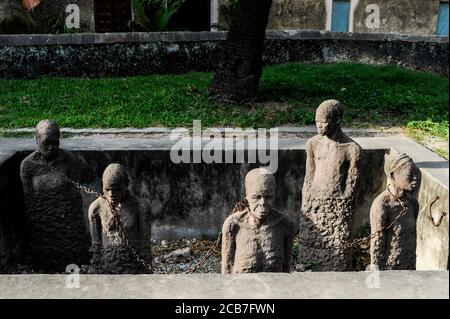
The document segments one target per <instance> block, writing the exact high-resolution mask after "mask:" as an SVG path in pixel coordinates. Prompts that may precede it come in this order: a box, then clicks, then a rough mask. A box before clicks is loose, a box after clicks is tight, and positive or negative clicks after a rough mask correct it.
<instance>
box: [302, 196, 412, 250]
mask: <svg viewBox="0 0 450 319" xmlns="http://www.w3.org/2000/svg"><path fill="white" fill-rule="evenodd" d="M388 191H389V193H390V194H391V195H392V196H394V198H395V199H396V200H398V201H399V202H400V206H402V210H401V211H400V212H399V213H398V215H397V217H396V218H395V219H394V220H393V221H392V222H391V223H390V224H389V225H387V226H383V227H381V228H380V229H378V230H377V231H375V232H374V233H372V234H370V235H369V236H366V237H363V238H359V239H355V240H353V241H351V242H349V243H346V244H343V245H338V246H334V245H333V246H331V247H332V248H335V249H349V248H353V247H360V246H361V245H362V244H364V243H368V242H370V241H371V240H372V239H373V238H375V237H378V236H380V235H381V234H382V233H383V232H384V231H386V230H389V229H390V228H392V227H393V226H394V224H395V223H396V222H397V221H398V220H399V219H400V217H402V216H404V215H405V214H406V213H407V212H408V208H407V207H406V205H405V203H404V202H403V200H402V199H401V198H400V197H398V196H396V195H394V194H393V193H392V192H391V190H390V189H389V188H388ZM303 243H304V244H309V243H306V242H303Z"/></svg>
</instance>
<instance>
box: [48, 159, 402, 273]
mask: <svg viewBox="0 0 450 319" xmlns="http://www.w3.org/2000/svg"><path fill="white" fill-rule="evenodd" d="M41 158H42V159H43V162H44V163H45V164H46V166H47V167H48V168H49V169H50V170H51V171H53V172H54V173H55V174H57V175H59V176H61V177H62V178H63V179H64V180H65V181H67V182H68V183H70V184H72V185H73V186H74V187H75V188H77V189H79V190H81V191H83V192H84V193H87V194H91V195H94V196H96V197H98V198H103V199H105V200H106V202H107V203H108V206H109V208H110V210H111V213H112V215H113V220H114V223H115V224H116V226H117V229H118V234H119V237H120V238H121V239H122V241H123V242H124V243H125V245H126V246H127V249H128V250H129V252H130V253H131V255H132V256H133V258H135V259H136V261H138V262H139V263H140V264H141V265H142V266H143V267H144V268H145V269H147V271H149V272H150V273H152V274H166V272H161V271H156V270H155V269H154V267H153V266H152V265H151V264H150V263H148V262H147V261H145V260H144V259H143V258H141V257H140V256H139V254H138V253H137V251H136V250H135V249H134V247H133V245H132V244H131V243H130V241H129V240H128V238H127V236H126V234H125V230H124V225H123V223H122V220H121V219H120V216H119V215H118V211H117V207H115V206H114V205H113V204H112V203H111V202H110V201H109V200H108V199H107V198H106V197H105V196H104V195H103V194H102V193H99V192H96V191H94V190H93V189H91V188H89V187H87V186H84V185H82V184H80V183H78V182H77V181H75V180H73V179H71V178H70V177H68V176H67V175H65V174H62V173H60V172H59V171H58V170H57V169H56V168H55V167H54V166H53V165H51V164H50V163H49V162H47V161H46V160H45V158H44V157H43V156H42V157H41ZM388 190H389V188H388ZM389 192H390V193H391V195H392V196H394V198H395V199H397V200H398V201H399V202H400V205H401V206H402V210H401V211H400V213H399V214H398V216H397V217H396V218H395V219H394V220H393V221H392V222H391V223H390V224H389V225H387V226H384V227H381V228H380V229H378V230H377V231H375V232H374V233H372V234H370V235H369V236H366V237H364V238H359V239H356V240H354V241H352V242H350V243H347V244H343V245H338V246H331V247H332V248H335V249H348V248H353V247H359V246H361V245H362V244H364V243H367V242H370V240H372V239H373V238H375V237H378V236H380V235H381V234H382V233H383V232H384V231H386V230H389V229H390V228H392V227H393V226H394V224H395V223H396V222H397V221H398V220H399V219H400V218H401V217H402V216H404V215H405V214H406V213H407V207H406V205H405V203H404V202H403V201H402V200H401V198H399V197H398V196H396V195H394V194H392V192H391V191H390V190H389ZM248 208H249V205H248V201H247V200H246V199H244V200H242V201H240V202H238V203H237V204H236V205H235V206H234V208H233V210H232V211H231V213H230V214H229V215H232V214H234V213H236V212H238V211H242V210H244V209H248ZM221 240H222V233H221V232H220V233H219V235H218V236H217V239H216V240H215V241H214V243H213V245H212V246H211V248H210V249H209V250H208V251H207V252H206V253H205V254H204V255H203V257H202V259H201V260H200V261H199V262H198V263H196V264H195V265H194V266H192V267H191V268H190V269H188V270H187V271H185V272H184V273H185V274H191V273H193V272H195V271H196V270H197V269H198V268H199V267H200V266H202V265H203V264H204V263H205V262H206V261H207V260H208V258H209V257H210V256H211V254H212V253H213V251H214V250H215V249H216V248H217V247H218V246H219V245H220V243H221Z"/></svg>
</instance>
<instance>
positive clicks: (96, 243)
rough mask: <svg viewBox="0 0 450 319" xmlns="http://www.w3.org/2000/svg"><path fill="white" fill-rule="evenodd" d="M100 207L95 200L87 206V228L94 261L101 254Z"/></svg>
mask: <svg viewBox="0 0 450 319" xmlns="http://www.w3.org/2000/svg"><path fill="white" fill-rule="evenodd" d="M99 209H100V207H99V206H98V205H96V202H94V203H92V204H91V206H90V207H89V215H88V217H89V230H90V234H91V243H92V246H91V249H92V257H93V261H94V262H96V261H97V260H98V259H99V258H100V256H101V247H102V224H101V220H100V216H99V212H98V211H99Z"/></svg>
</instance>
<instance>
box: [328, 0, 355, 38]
mask: <svg viewBox="0 0 450 319" xmlns="http://www.w3.org/2000/svg"><path fill="white" fill-rule="evenodd" d="M349 19H350V1H333V11H332V15H331V31H333V32H348V28H349Z"/></svg>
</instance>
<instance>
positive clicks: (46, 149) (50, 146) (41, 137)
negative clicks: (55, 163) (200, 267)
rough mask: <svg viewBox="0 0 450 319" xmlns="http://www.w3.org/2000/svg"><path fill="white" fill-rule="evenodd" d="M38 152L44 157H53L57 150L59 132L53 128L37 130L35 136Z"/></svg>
mask: <svg viewBox="0 0 450 319" xmlns="http://www.w3.org/2000/svg"><path fill="white" fill-rule="evenodd" d="M36 143H37V146H38V150H39V153H41V154H42V155H44V156H45V157H46V158H49V159H51V158H55V157H56V156H57V155H58V150H59V133H58V132H57V131H54V130H46V131H44V132H39V134H38V135H37V136H36Z"/></svg>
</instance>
